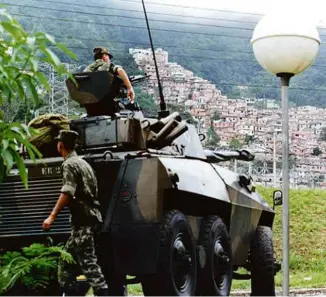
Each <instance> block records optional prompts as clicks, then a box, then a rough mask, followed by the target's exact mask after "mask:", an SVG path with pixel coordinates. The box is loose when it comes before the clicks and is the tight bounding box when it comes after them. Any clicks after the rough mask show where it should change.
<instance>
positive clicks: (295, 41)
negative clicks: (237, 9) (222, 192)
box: [251, 12, 320, 296]
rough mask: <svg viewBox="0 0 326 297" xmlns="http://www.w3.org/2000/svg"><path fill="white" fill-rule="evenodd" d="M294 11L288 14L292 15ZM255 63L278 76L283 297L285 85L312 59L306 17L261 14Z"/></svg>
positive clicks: (313, 42) (314, 40) (314, 41)
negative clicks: (280, 94) (279, 83)
mask: <svg viewBox="0 0 326 297" xmlns="http://www.w3.org/2000/svg"><path fill="white" fill-rule="evenodd" d="M294 14H295V13H294V12H293V13H292V15H293V16H294ZM251 44H252V48H253V52H254V54H255V57H256V59H257V61H258V63H259V64H260V65H261V66H262V67H263V68H264V69H265V70H267V71H268V72H270V73H272V74H275V75H276V76H278V77H280V80H281V87H282V92H281V93H282V158H283V162H282V191H283V214H282V234H283V241H282V244H283V259H282V264H283V265H282V266H283V284H282V289H283V294H282V295H283V296H288V295H289V162H288V161H289V160H288V158H289V123H288V122H289V120H288V86H289V83H290V79H291V77H292V76H294V75H296V74H298V73H300V72H302V71H304V70H305V69H306V68H308V67H309V66H310V65H311V63H312V61H313V60H314V59H315V57H316V55H317V53H318V49H319V45H320V39H319V34H318V31H317V28H316V26H315V24H314V23H313V22H311V21H309V20H308V19H307V17H298V16H296V17H292V16H291V15H289V14H283V15H269V16H264V17H263V18H262V19H261V20H260V21H259V22H258V24H257V25H256V27H255V29H254V32H253V36H252V39H251Z"/></svg>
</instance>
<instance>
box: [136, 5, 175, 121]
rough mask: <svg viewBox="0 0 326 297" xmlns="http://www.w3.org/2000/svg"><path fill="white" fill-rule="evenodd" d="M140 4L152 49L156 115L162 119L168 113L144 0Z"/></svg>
mask: <svg viewBox="0 0 326 297" xmlns="http://www.w3.org/2000/svg"><path fill="white" fill-rule="evenodd" d="M142 4H143V9H144V14H145V19H146V24H147V31H148V35H149V41H150V43H151V47H152V52H153V58H154V64H155V70H156V77H157V82H158V90H159V94H160V111H159V112H158V114H159V117H160V118H164V117H166V116H168V115H169V114H170V113H169V111H168V110H167V109H166V104H165V100H164V96H163V91H162V86H161V81H160V76H159V73H158V67H157V63H156V57H155V51H154V46H153V41H152V35H151V31H150V28H149V24H148V19H147V13H146V8H145V3H144V0H142Z"/></svg>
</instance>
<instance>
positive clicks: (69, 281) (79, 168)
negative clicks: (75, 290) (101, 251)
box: [58, 151, 107, 294]
mask: <svg viewBox="0 0 326 297" xmlns="http://www.w3.org/2000/svg"><path fill="white" fill-rule="evenodd" d="M62 170H63V186H62V188H61V192H62V193H67V194H69V195H71V196H72V197H73V199H72V200H71V201H70V203H69V204H68V207H69V209H70V222H71V227H72V230H71V235H70V238H69V239H68V241H67V244H66V249H67V251H68V252H70V253H71V254H72V255H73V257H74V260H75V261H76V262H77V264H78V265H72V264H67V263H65V262H60V263H59V272H58V274H59V275H58V276H59V283H60V285H61V286H62V287H63V288H67V289H68V290H69V289H70V288H71V286H73V285H74V282H75V281H76V276H78V272H79V271H78V268H80V269H81V272H82V273H83V274H84V275H85V276H86V278H87V280H88V282H89V284H90V285H91V286H92V287H93V290H94V292H95V294H96V292H98V291H99V290H101V289H106V288H107V284H106V280H105V278H104V276H103V274H102V271H101V268H100V266H99V265H98V264H97V257H96V254H95V245H94V233H95V232H96V230H97V228H98V226H99V225H100V223H101V222H102V216H101V213H100V211H99V209H98V207H99V201H98V200H97V195H98V189H97V180H96V177H95V175H94V172H93V170H92V168H91V166H90V165H89V164H88V163H87V162H86V161H85V160H83V159H81V158H80V157H78V155H77V153H76V152H75V151H73V152H72V153H71V154H70V155H69V156H68V157H67V158H66V159H65V161H64V162H63V164H62Z"/></svg>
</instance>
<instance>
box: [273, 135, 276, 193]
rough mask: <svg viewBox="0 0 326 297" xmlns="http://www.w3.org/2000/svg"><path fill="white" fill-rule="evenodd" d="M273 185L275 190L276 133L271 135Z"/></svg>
mask: <svg viewBox="0 0 326 297" xmlns="http://www.w3.org/2000/svg"><path fill="white" fill-rule="evenodd" d="M273 183H274V188H276V131H274V133H273Z"/></svg>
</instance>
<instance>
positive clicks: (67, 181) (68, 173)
mask: <svg viewBox="0 0 326 297" xmlns="http://www.w3.org/2000/svg"><path fill="white" fill-rule="evenodd" d="M76 188H77V183H76V177H75V174H74V171H73V168H72V167H71V166H69V165H68V164H65V165H64V166H63V186H62V188H61V190H60V192H61V194H60V197H59V199H58V201H57V203H56V205H55V206H54V208H53V210H52V212H51V214H50V215H49V217H48V218H47V219H46V220H44V222H43V229H45V230H48V229H49V228H50V226H51V225H52V223H53V222H54V220H55V219H56V217H57V215H58V214H59V213H60V212H61V210H62V209H63V208H64V207H65V206H66V205H67V204H68V203H69V201H70V200H71V199H73V197H74V195H75V192H76Z"/></svg>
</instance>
